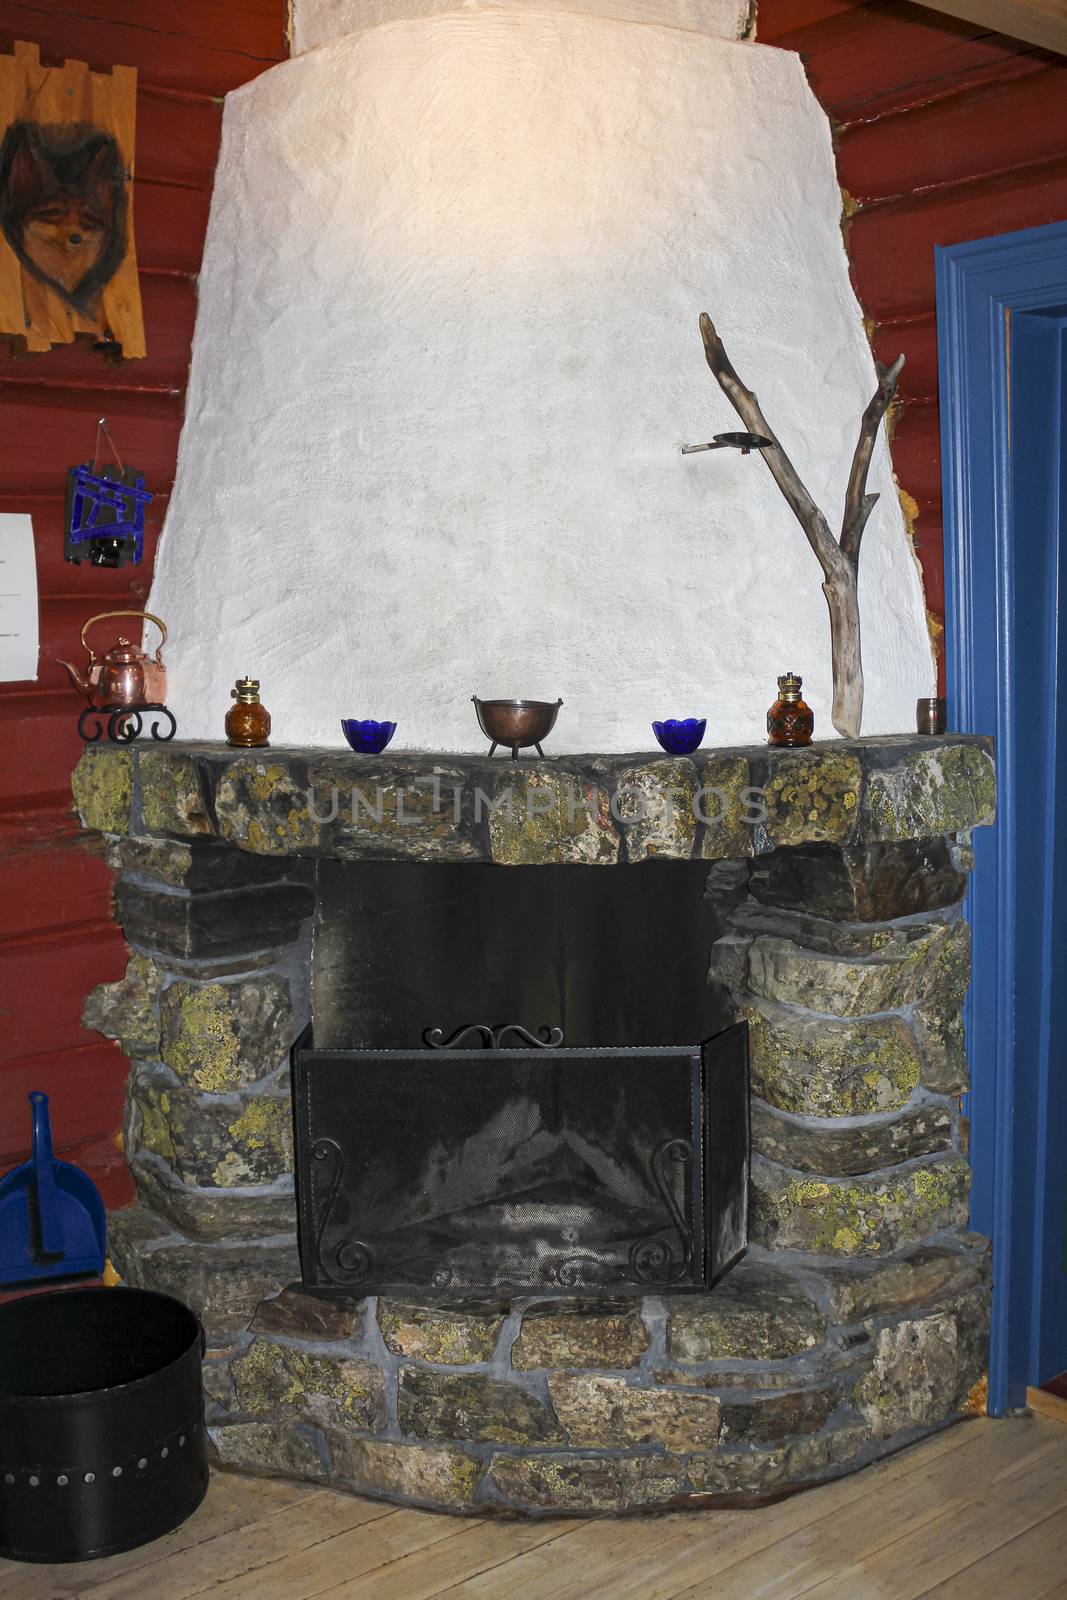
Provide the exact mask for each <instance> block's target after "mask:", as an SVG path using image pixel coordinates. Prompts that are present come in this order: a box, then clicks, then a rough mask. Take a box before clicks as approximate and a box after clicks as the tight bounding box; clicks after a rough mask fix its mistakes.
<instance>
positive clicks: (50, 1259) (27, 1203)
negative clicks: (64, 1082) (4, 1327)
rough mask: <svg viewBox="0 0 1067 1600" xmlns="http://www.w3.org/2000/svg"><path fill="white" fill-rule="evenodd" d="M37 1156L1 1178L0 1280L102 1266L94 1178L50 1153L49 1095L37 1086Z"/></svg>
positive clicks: (102, 1232) (101, 1223) (100, 1205)
mask: <svg viewBox="0 0 1067 1600" xmlns="http://www.w3.org/2000/svg"><path fill="white" fill-rule="evenodd" d="M30 1105H31V1107H32V1109H33V1154H32V1155H31V1156H30V1159H29V1160H28V1161H24V1162H23V1164H22V1166H21V1167H15V1169H14V1170H13V1171H12V1172H9V1173H8V1174H7V1177H6V1178H0V1284H4V1283H32V1282H38V1281H44V1280H46V1279H48V1278H74V1277H79V1276H81V1275H82V1274H84V1273H88V1272H91V1273H97V1274H99V1273H101V1272H102V1271H103V1270H104V1251H105V1247H106V1237H107V1235H106V1225H105V1220H104V1202H103V1201H102V1200H101V1198H100V1192H99V1190H98V1189H97V1187H96V1184H95V1183H94V1182H93V1181H92V1179H91V1178H88V1177H86V1175H85V1173H84V1172H80V1171H79V1170H78V1168H77V1167H72V1166H71V1165H70V1163H69V1161H57V1160H56V1158H55V1156H53V1154H52V1127H51V1124H50V1122H49V1120H48V1096H47V1095H46V1094H41V1092H40V1091H39V1090H35V1091H34V1093H33V1094H31V1095H30Z"/></svg>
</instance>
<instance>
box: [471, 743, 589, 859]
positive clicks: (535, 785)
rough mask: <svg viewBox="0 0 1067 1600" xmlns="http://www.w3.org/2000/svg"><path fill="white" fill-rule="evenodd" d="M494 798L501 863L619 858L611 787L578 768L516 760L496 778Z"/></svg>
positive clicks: (493, 834) (493, 846)
mask: <svg viewBox="0 0 1067 1600" xmlns="http://www.w3.org/2000/svg"><path fill="white" fill-rule="evenodd" d="M493 803H494V809H493V811H492V814H491V815H490V816H489V819H488V820H489V842H490V850H491V854H492V859H493V860H494V861H495V862H497V863H498V864H500V865H502V866H506V867H521V866H526V865H529V864H531V863H542V862H563V863H566V862H571V863H581V864H584V865H586V866H609V865H611V863H613V862H615V861H617V860H618V856H619V835H618V832H617V831H616V828H615V824H614V822H613V821H612V818H611V808H610V799H609V796H608V791H607V788H606V787H604V786H602V785H600V784H597V783H595V782H594V781H593V780H592V779H591V778H587V777H585V776H584V775H582V774H580V773H578V772H566V771H562V770H560V769H559V768H556V769H554V770H553V769H549V768H547V767H535V768H530V767H520V766H515V765H512V766H511V767H510V768H505V769H504V771H503V774H502V776H501V777H499V778H498V779H497V781H496V785H495V788H494V791H493Z"/></svg>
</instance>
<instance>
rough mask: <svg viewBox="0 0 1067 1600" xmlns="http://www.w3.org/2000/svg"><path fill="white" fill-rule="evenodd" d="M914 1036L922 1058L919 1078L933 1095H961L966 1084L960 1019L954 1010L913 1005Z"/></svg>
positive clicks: (964, 1050)
mask: <svg viewBox="0 0 1067 1600" xmlns="http://www.w3.org/2000/svg"><path fill="white" fill-rule="evenodd" d="M912 1020H913V1024H914V1028H915V1036H916V1038H917V1039H918V1041H919V1053H920V1056H921V1059H922V1068H921V1072H920V1076H921V1078H922V1082H923V1084H924V1085H925V1087H926V1088H927V1089H930V1090H932V1091H933V1092H934V1093H935V1094H962V1093H963V1092H964V1090H965V1089H966V1088H967V1087H968V1085H969V1083H970V1072H969V1070H968V1065H967V1043H966V1039H965V1038H964V1032H963V1018H962V1017H961V1016H960V1014H959V1012H958V1011H954V1010H944V1009H941V1008H938V1007H936V1006H916V1008H915V1013H914V1017H913V1019H912Z"/></svg>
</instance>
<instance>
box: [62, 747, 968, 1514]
mask: <svg viewBox="0 0 1067 1600" xmlns="http://www.w3.org/2000/svg"><path fill="white" fill-rule="evenodd" d="M357 777H358V778H359V779H360V781H361V782H362V783H363V784H364V786H365V787H368V792H369V789H370V788H371V787H374V786H376V792H377V797H378V800H379V801H381V800H382V797H383V796H385V797H386V799H387V800H388V804H383V805H380V806H379V814H378V815H370V816H369V815H368V812H367V810H366V808H365V807H364V806H363V805H362V804H358V803H357V800H358V797H357V796H355V795H353V794H352V793H351V785H352V783H353V782H354V781H355V779H356V778H357ZM312 778H313V779H314V782H315V784H316V785H317V786H318V788H319V790H321V789H323V787H325V788H326V789H329V787H330V786H331V785H337V786H339V787H341V788H343V787H344V785H346V784H347V785H348V788H349V794H348V796H347V799H345V798H344V796H342V800H343V803H342V804H341V805H340V806H339V807H338V808H336V809H335V811H334V814H333V815H332V816H330V815H329V814H328V811H329V808H328V807H327V808H326V810H325V811H323V812H321V813H320V811H319V810H317V809H316V810H315V811H314V812H312V810H311V808H310V805H309V803H308V794H307V789H308V783H309V780H310V779H312ZM436 779H441V780H442V782H443V783H444V789H443V791H442V793H440V794H439V793H438V786H437V785H436V783H435V780H436ZM445 780H447V782H445ZM494 786H498V788H499V786H504V787H505V788H507V789H508V790H509V791H510V790H513V791H514V797H515V800H516V805H515V809H514V811H512V812H510V813H509V812H508V810H507V809H504V808H503V807H502V808H500V809H497V810H495V811H490V810H486V809H484V808H483V809H480V808H479V800H478V796H479V795H481V794H485V795H489V796H495V797H496V799H497V800H499V799H500V798H501V795H500V793H498V788H494ZM702 786H703V787H706V788H707V789H713V790H715V791H717V792H718V793H719V795H720V798H721V797H725V799H724V803H723V805H722V807H721V808H720V809H721V815H720V816H719V818H718V821H716V822H711V821H708V820H704V819H705V818H706V817H707V816H710V815H711V813H709V812H706V811H700V810H699V809H697V808H695V807H691V806H690V805H689V802H690V800H693V799H694V797H695V796H696V795H697V794H698V793H700V792H701V790H702ZM751 788H756V789H758V790H759V791H760V793H761V795H762V797H763V809H764V815H763V819H762V821H760V822H759V823H758V825H756V826H752V825H750V824H749V823H747V822H746V821H745V820H744V819H745V808H746V806H747V796H748V794H749V791H750V789H751ZM535 791H536V795H537V797H538V804H537V806H536V807H533V808H526V807H525V806H524V804H523V803H522V802H523V797H524V796H526V797H527V798H528V794H529V793H531V792H535ZM668 792H670V794H672V795H673V796H674V798H675V802H676V803H674V804H673V805H668V804H667V803H666V801H665V796H666V795H667V793H668ZM75 793H76V796H77V799H78V802H79V806H80V809H81V812H82V815H83V819H84V820H85V821H86V823H87V824H88V825H90V826H96V827H97V828H99V829H100V830H101V831H102V832H106V833H107V834H109V835H110V836H111V843H110V846H109V850H110V859H111V860H112V861H113V863H114V864H115V866H116V867H117V868H119V869H120V871H121V877H120V879H119V882H118V885H117V889H116V905H117V909H118V914H119V917H120V920H121V921H122V924H123V927H124V929H125V931H126V934H127V937H128V938H129V940H130V942H131V945H132V946H133V950H134V954H133V958H132V960H131V963H130V966H129V969H128V971H127V975H126V977H125V978H124V979H123V980H122V981H121V982H119V983H117V984H111V985H105V986H103V987H102V988H101V989H98V990H97V991H95V992H94V994H93V995H92V996H91V997H90V1000H89V1001H88V1003H87V1007H86V1012H85V1020H86V1022H87V1024H88V1025H89V1026H92V1027H95V1028H98V1029H99V1030H100V1031H101V1032H104V1033H107V1034H108V1035H109V1036H111V1037H113V1038H117V1039H118V1040H119V1041H120V1043H121V1044H122V1046H123V1048H124V1049H125V1050H126V1052H127V1053H128V1054H129V1055H130V1057H131V1058H132V1061H133V1066H132V1069H131V1073H130V1080H129V1091H128V1113H127V1120H126V1135H125V1137H126V1151H127V1155H128V1157H129V1160H130V1165H131V1170H132V1172H133V1175H134V1178H135V1181H136V1184H137V1190H138V1205H137V1206H136V1207H134V1208H132V1209H131V1210H130V1211H128V1212H122V1213H119V1214H118V1215H116V1216H114V1217H113V1218H112V1219H111V1250H112V1255H113V1258H114V1260H115V1262H116V1264H117V1265H118V1267H119V1269H120V1271H121V1272H122V1273H123V1275H124V1276H125V1278H126V1279H127V1281H128V1282H130V1283H133V1284H136V1285H142V1286H145V1287H150V1288H158V1289H162V1290H166V1291H169V1292H172V1293H175V1294H177V1295H178V1296H180V1297H181V1298H182V1299H184V1300H186V1301H187V1302H188V1303H190V1304H191V1305H193V1306H194V1307H195V1308H196V1310H197V1311H198V1312H199V1313H200V1315H201V1316H202V1318H203V1320H204V1323H205V1326H206V1328H207V1331H208V1335H209V1341H210V1348H209V1352H208V1361H207V1367H206V1371H207V1382H208V1389H209V1394H210V1410H209V1416H208V1421H209V1424H210V1427H211V1430H212V1437H213V1440H214V1443H215V1448H216V1450H217V1452H218V1456H219V1459H220V1461H221V1462H223V1463H224V1464H227V1465H231V1466H234V1467H238V1468H243V1469H246V1470H250V1471H263V1472H275V1473H281V1474H285V1475H289V1476H297V1477H305V1478H310V1479H316V1480H320V1481H324V1482H330V1483H333V1484H336V1485H338V1486H341V1487H345V1488H349V1489H353V1490H356V1491H358V1492H360V1493H364V1494H371V1495H380V1496H384V1497H386V1498H389V1499H395V1500H399V1501H403V1502H409V1503H412V1504H418V1505H427V1506H435V1507H440V1508H442V1509H447V1510H451V1511H479V1512H485V1511H490V1510H499V1511H505V1512H512V1513H521V1514H529V1515H558V1514H560V1513H569V1512H573V1513H582V1514H584V1513H588V1512H596V1511H611V1512H622V1511H635V1510H644V1509H649V1508H663V1507H676V1506H681V1505H693V1506H700V1505H705V1504H712V1503H718V1502H720V1501H723V1502H727V1503H729V1502H734V1503H741V1502H746V1501H751V1500H753V1499H758V1498H760V1497H765V1496H767V1495H774V1494H778V1493H782V1492H784V1491H785V1490H787V1489H789V1488H791V1487H797V1486H800V1485H803V1484H808V1483H814V1482H818V1481H821V1480H823V1479H825V1478H828V1477H833V1476H836V1475H839V1474H841V1473H844V1472H848V1471H851V1470H853V1469H854V1468H856V1467H858V1466H861V1465H863V1464H864V1463H866V1462H868V1461H871V1460H874V1459H876V1458H877V1457H878V1456H880V1455H884V1454H886V1453H887V1452H889V1451H891V1450H894V1449H896V1448H898V1447H899V1446H900V1445H901V1444H903V1443H906V1442H908V1441H909V1440H911V1439H915V1438H918V1437H920V1436H921V1435H922V1434H924V1433H929V1432H931V1431H932V1430H934V1429H936V1428H939V1427H941V1426H943V1425H944V1424H946V1423H947V1422H949V1421H951V1420H952V1419H953V1418H954V1417H956V1416H958V1415H959V1414H960V1411H961V1409H962V1408H963V1407H964V1406H965V1405H966V1402H967V1396H968V1393H969V1391H970V1390H971V1388H972V1386H973V1385H974V1384H975V1383H976V1382H977V1381H978V1380H979V1379H980V1377H981V1375H982V1372H983V1369H984V1365H985V1346H986V1333H987V1317H988V1302H989V1289H988V1271H987V1258H986V1254H985V1247H984V1244H983V1242H982V1241H981V1240H979V1239H978V1238H977V1237H976V1236H974V1235H971V1234H968V1233H966V1232H965V1231H964V1230H965V1228H966V1223H967V1195H968V1189H969V1184H970V1168H969V1164H968V1160H967V1126H966V1122H965V1120H964V1119H963V1117H962V1116H961V1113H960V1104H959V1096H960V1094H961V1093H962V1091H963V1090H964V1089H965V1088H966V1084H967V1063H966V1054H965V1050H964V1041H963V1032H962V1026H961V1020H960V1008H961V1005H962V1001H963V996H964V992H965V989H966V985H967V980H968V976H969V966H970V953H969V938H968V930H967V927H966V924H965V923H964V922H963V920H962V917H961V914H960V909H961V908H960V902H961V899H962V896H963V892H964V888H965V885H966V874H967V871H968V870H969V868H970V866H971V863H972V855H971V851H970V848H969V830H970V829H971V828H972V827H975V826H978V825H980V824H982V823H985V822H989V821H990V820H991V819H992V814H993V801H994V778H993V766H992V760H991V756H990V752H989V748H988V743H987V742H986V741H983V740H978V739H969V738H958V737H949V738H946V739H942V740H906V739H887V740H882V741H874V740H870V741H859V742H857V743H855V744H851V745H849V744H834V745H832V746H824V747H813V748H812V749H810V750H806V751H779V752H776V751H767V750H764V749H760V750H750V751H729V752H725V751H718V752H716V751H709V752H703V751H702V752H700V754H699V756H698V757H694V758H693V760H692V761H682V760H667V759H665V758H664V759H662V760H661V759H659V758H656V757H589V758H577V757H576V758H573V759H571V760H567V761H561V762H558V763H557V762H551V763H548V762H546V763H543V764H542V763H529V762H520V763H517V764H512V763H510V762H508V763H496V764H495V765H494V764H492V763H489V762H487V761H486V760H485V759H484V758H468V757H455V758H448V762H447V765H442V764H441V763H438V762H435V761H434V760H433V758H431V757H425V756H422V757H420V756H405V755H403V754H400V755H398V756H397V757H396V758H395V760H392V761H390V758H389V757H388V756H386V757H382V758H379V760H378V762H377V763H372V764H370V765H367V764H363V763H360V762H359V761H357V760H355V758H352V759H348V758H345V757H342V756H337V755H329V756H326V755H324V754H323V753H321V752H320V753H316V752H287V751H270V752H266V753H265V754H264V755H263V756H262V757H259V756H254V755H250V754H245V755H239V754H237V753H234V752H228V751H225V750H220V749H219V748H217V747H208V746H203V747H195V746H193V747H184V748H178V747H175V748H171V749H168V750H166V751H162V750H152V749H128V748H116V749H110V750H103V749H90V750H88V751H87V752H86V754H85V756H84V757H83V759H82V762H81V764H80V766H79V769H78V772H77V774H76V776H75ZM401 793H402V794H403V795H404V796H405V797H406V798H405V800H404V805H403V807H401V806H400V803H399V797H400V795H401ZM575 795H577V797H578V798H579V799H581V798H582V797H583V796H584V797H585V798H586V800H588V805H587V806H586V807H585V809H582V807H580V806H579V807H577V808H575V805H574V797H575ZM553 797H554V798H553ZM679 797H680V799H679ZM546 798H547V799H548V801H550V802H551V803H550V804H547V805H546V804H545V803H544V802H545V800H546ZM326 799H327V797H326V796H325V795H322V796H321V797H320V802H317V804H318V803H323V804H325V802H326ZM639 800H640V801H641V804H640V805H639V804H638V801H639ZM409 806H410V810H409V809H408V808H409ZM346 808H347V809H346ZM420 808H421V809H420ZM320 815H326V817H327V820H325V821H321V822H320V821H319V820H317V819H318V818H319V816H320ZM654 856H661V857H667V858H672V857H673V858H679V857H682V858H687V859H690V860H694V861H701V862H704V863H706V868H707V893H708V894H709V895H710V897H711V898H712V900H713V901H714V903H715V908H716V912H717V915H718V919H719V923H720V926H721V929H722V933H721V936H720V937H719V938H718V940H717V941H716V942H715V944H714V946H713V948H712V949H711V950H710V951H709V977H710V979H711V981H713V982H715V983H717V984H719V985H720V986H721V988H722V989H723V991H725V994H726V995H728V996H729V1000H730V1002H731V1006H732V1009H733V1011H734V1012H735V1013H736V1014H737V1015H738V1016H743V1017H745V1018H746V1019H747V1021H748V1023H749V1035H750V1043H751V1053H752V1089H753V1100H752V1145H753V1161H752V1190H751V1219H750V1239H751V1241H752V1243H751V1247H750V1250H749V1254H748V1256H747V1258H746V1259H745V1260H744V1261H743V1262H742V1263H741V1264H740V1265H739V1266H737V1267H736V1268H735V1269H734V1270H733V1271H732V1272H730V1273H729V1274H728V1276H727V1277H726V1278H725V1279H724V1280H723V1281H722V1282H721V1283H720V1284H719V1286H718V1287H717V1288H716V1289H715V1290H714V1291H713V1293H711V1294H710V1295H702V1296H698V1297H685V1298H682V1297H669V1296H666V1295H664V1296H663V1297H648V1298H646V1299H645V1300H644V1301H643V1302H638V1301H633V1302H624V1301H613V1302H606V1301H593V1300H591V1301H588V1302H584V1303H581V1302H575V1301H560V1300H546V1299H543V1298H542V1299H540V1300H529V1299H526V1300H518V1299H516V1300H514V1301H512V1302H510V1303H503V1302H502V1303H500V1304H497V1303H495V1302H491V1303H482V1302H478V1303H470V1302H468V1303H460V1304H456V1303H445V1302H438V1303H436V1304H434V1305H407V1304H400V1303H395V1302H392V1301H388V1300H384V1299H383V1300H376V1299H363V1300H359V1299H356V1300H351V1301H347V1302H343V1301H336V1300H334V1301H322V1300H314V1299H310V1298H309V1297H307V1296H305V1295H303V1294H302V1293H300V1292H299V1291H298V1290H294V1289H292V1288H289V1287H287V1286H289V1285H292V1284H294V1282H297V1281H298V1280H299V1276H300V1265H299V1257H298V1253H297V1247H296V1236H295V1231H294V1228H295V1207H294V1199H293V1180H292V1134H291V1117H290V1097H289V1074H288V1051H289V1047H290V1045H291V1043H292V1040H293V1039H294V1037H295V1036H296V1034H297V1033H298V1032H299V1030H300V1028H301V1027H302V1025H303V1023H304V1021H305V1020H306V1017H307V1011H308V977H309V946H308V929H309V926H313V919H314V917H315V915H316V894H317V881H318V878H317V874H318V867H317V862H318V860H319V859H321V858H324V857H325V858H332V859H333V860H336V859H338V858H340V859H343V860H358V859H360V858H361V857H363V858H369V859H374V860H378V861H381V860H383V859H385V860H388V859H393V858H395V859H406V860H411V859H416V860H425V861H430V862H432V861H440V860H450V861H474V862H477V861H492V862H495V863H497V864H498V867H499V870H501V871H506V870H507V867H508V866H509V865H535V864H537V863H540V862H546V863H547V862H553V863H573V864H574V865H575V867H576V869H578V870H582V871H585V870H591V869H593V868H595V867H597V866H599V867H601V868H605V867H611V868H614V869H615V870H618V871H628V872H633V873H634V874H635V875H636V874H640V873H654V872H655V871H656V870H657V868H656V865H655V863H654V862H653V861H651V860H650V858H651V857H654ZM637 863H648V864H647V865H641V866H638V865H636V864H637ZM635 882H636V883H639V882H640V877H635ZM320 910H321V907H320Z"/></svg>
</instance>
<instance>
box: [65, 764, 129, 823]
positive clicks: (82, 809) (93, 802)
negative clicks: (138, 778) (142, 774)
mask: <svg viewBox="0 0 1067 1600" xmlns="http://www.w3.org/2000/svg"><path fill="white" fill-rule="evenodd" d="M70 786H71V789H72V791H73V794H74V803H75V805H76V806H77V808H78V814H79V815H80V817H81V820H82V824H83V825H84V826H85V827H86V828H96V829H97V830H98V831H99V832H100V833H127V832H129V826H130V804H131V802H132V800H133V751H132V750H126V749H121V750H119V749H116V748H115V747H114V746H113V745H112V746H110V747H109V748H108V749H101V748H99V747H97V746H96V745H86V747H85V749H84V750H83V751H82V753H81V756H80V758H79V760H78V765H77V766H76V767H75V768H74V771H73V773H72V774H71V780H70Z"/></svg>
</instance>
